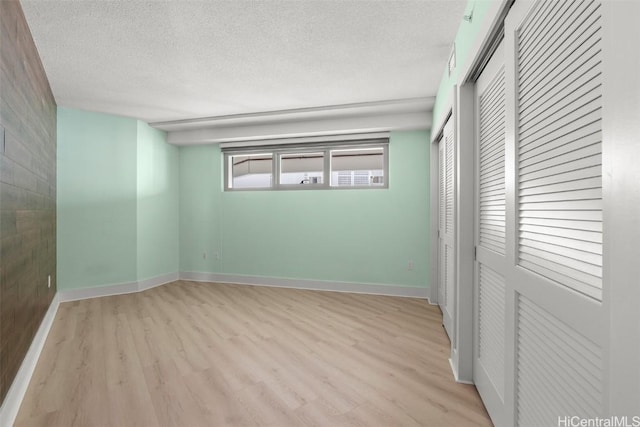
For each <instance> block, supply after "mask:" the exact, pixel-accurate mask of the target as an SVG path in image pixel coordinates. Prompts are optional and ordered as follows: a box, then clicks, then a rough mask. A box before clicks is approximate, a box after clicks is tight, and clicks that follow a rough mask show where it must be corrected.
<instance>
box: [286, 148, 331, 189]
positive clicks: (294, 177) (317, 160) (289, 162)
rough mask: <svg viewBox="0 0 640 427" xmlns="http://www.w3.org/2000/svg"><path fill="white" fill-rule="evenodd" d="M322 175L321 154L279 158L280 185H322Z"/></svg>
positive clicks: (322, 158)
mask: <svg viewBox="0 0 640 427" xmlns="http://www.w3.org/2000/svg"><path fill="white" fill-rule="evenodd" d="M323 175H324V153H323V152H318V153H295V154H282V155H281V156H280V184H284V185H287V184H303V185H305V184H311V185H313V184H322V178H323Z"/></svg>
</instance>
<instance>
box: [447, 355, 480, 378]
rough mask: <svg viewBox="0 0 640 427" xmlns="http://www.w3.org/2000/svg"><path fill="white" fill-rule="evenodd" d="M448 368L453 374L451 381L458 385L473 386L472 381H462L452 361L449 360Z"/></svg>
mask: <svg viewBox="0 0 640 427" xmlns="http://www.w3.org/2000/svg"><path fill="white" fill-rule="evenodd" d="M449 366H451V372H452V373H453V379H454V380H455V381H456V382H457V383H460V384H475V383H474V382H473V381H467V380H462V379H460V377H459V376H458V368H457V367H456V366H455V365H454V363H453V359H452V358H450V359H449Z"/></svg>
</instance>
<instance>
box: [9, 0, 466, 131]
mask: <svg viewBox="0 0 640 427" xmlns="http://www.w3.org/2000/svg"><path fill="white" fill-rule="evenodd" d="M21 3H22V5H23V9H24V12H25V15H26V18H27V21H28V23H29V26H30V28H31V32H32V34H33V37H34V39H35V42H36V46H37V47H38V50H39V52H40V56H41V58H42V62H43V64H44V68H45V70H46V72H47V75H48V77H49V81H50V84H51V87H52V90H53V93H54V95H55V97H56V101H57V102H58V104H59V105H61V106H65V107H73V108H80V109H85V110H91V111H99V112H105V113H112V114H118V115H123V116H130V117H135V118H139V119H143V120H145V121H148V122H157V121H165V120H180V119H192V118H198V117H210V116H221V115H229V114H243V113H255V112H264V111H274V110H284V109H294V108H306V107H318V106H328V105H339V104H348V103H358V102H371V101H381V100H389V99H401V98H415V97H423V96H433V95H435V93H436V91H437V87H438V84H439V81H440V78H441V76H442V73H443V71H444V69H445V66H446V62H447V57H448V54H449V53H450V49H451V45H452V43H453V39H454V36H455V33H456V30H457V28H458V25H459V24H460V22H461V21H462V15H463V14H464V13H463V12H464V7H465V4H466V1H465V0H460V1H457V0H447V1H390V0H386V1H385V0H351V1H326V0H323V1H313V0H309V1H282V0H264V1H178V0H174V1H51V0H48V1H44V0H39V1H34V0H22V1H21Z"/></svg>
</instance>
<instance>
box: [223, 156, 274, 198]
mask: <svg viewBox="0 0 640 427" xmlns="http://www.w3.org/2000/svg"><path fill="white" fill-rule="evenodd" d="M228 171H229V177H228V182H229V187H230V188H237V189H240V188H244V189H248V188H270V187H271V186H272V183H273V154H271V153H264V154H248V155H237V156H229V160H228Z"/></svg>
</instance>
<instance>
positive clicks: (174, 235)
mask: <svg viewBox="0 0 640 427" xmlns="http://www.w3.org/2000/svg"><path fill="white" fill-rule="evenodd" d="M178 161H179V158H178V147H176V146H174V145H169V144H167V142H166V133H165V132H163V131H160V130H157V129H154V128H152V127H150V126H149V125H148V124H146V123H144V122H141V121H138V134H137V238H138V241H137V248H138V251H137V261H138V276H137V277H138V280H143V279H149V278H152V277H157V276H160V275H163V274H167V273H175V272H177V271H178V180H179V175H178Z"/></svg>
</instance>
